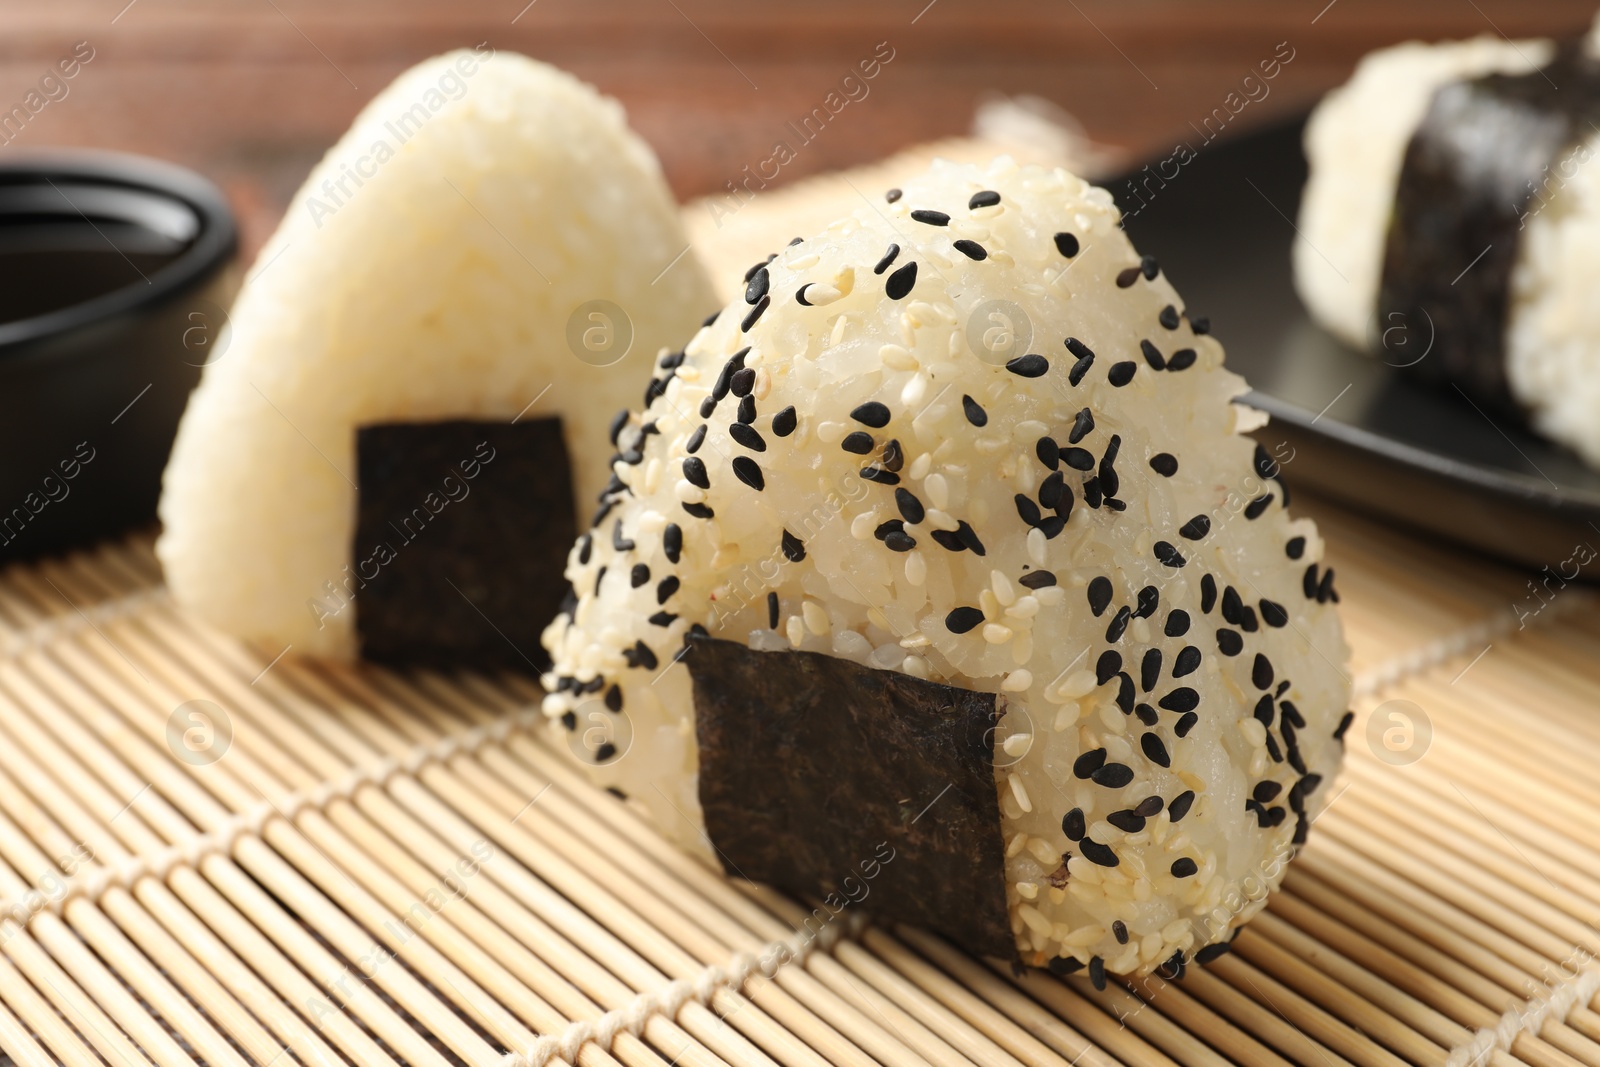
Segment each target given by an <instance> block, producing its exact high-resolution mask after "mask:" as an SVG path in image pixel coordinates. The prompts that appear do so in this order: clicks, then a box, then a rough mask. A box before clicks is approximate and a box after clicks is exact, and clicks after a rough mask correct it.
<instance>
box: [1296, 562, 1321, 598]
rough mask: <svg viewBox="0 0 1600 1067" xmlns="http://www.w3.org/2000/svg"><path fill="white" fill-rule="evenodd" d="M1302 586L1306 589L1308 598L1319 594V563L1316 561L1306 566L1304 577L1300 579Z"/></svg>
mask: <svg viewBox="0 0 1600 1067" xmlns="http://www.w3.org/2000/svg"><path fill="white" fill-rule="evenodd" d="M1300 588H1301V589H1302V590H1304V591H1305V594H1306V599H1307V600H1310V599H1311V598H1312V597H1314V596H1316V595H1317V565H1316V564H1315V563H1313V564H1311V566H1309V567H1307V568H1306V573H1305V575H1304V577H1302V578H1301V579H1300Z"/></svg>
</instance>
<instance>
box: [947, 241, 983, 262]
mask: <svg viewBox="0 0 1600 1067" xmlns="http://www.w3.org/2000/svg"><path fill="white" fill-rule="evenodd" d="M955 250H956V251H957V252H960V253H961V254H962V255H964V256H966V257H967V258H968V259H976V260H979V261H982V260H985V259H988V258H989V250H988V249H987V248H984V247H983V246H982V245H980V244H979V243H978V242H976V241H969V240H966V239H965V238H963V239H961V240H959V241H957V242H956V243H955Z"/></svg>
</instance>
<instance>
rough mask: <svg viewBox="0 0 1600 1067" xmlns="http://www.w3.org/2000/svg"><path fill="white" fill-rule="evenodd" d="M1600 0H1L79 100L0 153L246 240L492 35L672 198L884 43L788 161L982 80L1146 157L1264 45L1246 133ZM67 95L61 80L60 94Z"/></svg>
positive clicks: (811, 158) (837, 157)
mask: <svg viewBox="0 0 1600 1067" xmlns="http://www.w3.org/2000/svg"><path fill="white" fill-rule="evenodd" d="M1593 6H1594V5H1593V0H1537V2H1536V3H1535V2H1531V0H1406V2H1404V3H1395V2H1393V0H1332V2H1331V3H1329V0H1227V2H1221V0H1216V2H1198V0H1122V2H1114V0H1054V2H1048V3H1047V2H1033V0H982V2H978V0H932V2H931V3H930V2H929V0H877V2H871V3H863V2H861V0H805V2H802V3H784V4H780V3H776V2H774V0H744V2H738V3H736V2H732V0H610V2H605V3H602V2H600V0H531V2H530V0H452V2H449V3H443V2H425V0H383V2H379V0H320V2H313V0H131V2H130V0H51V2H48V3H46V2H43V0H0V107H3V108H4V109H5V110H8V111H9V110H10V108H11V107H12V105H13V104H16V103H20V102H22V101H23V100H24V98H25V96H26V94H27V93H28V92H29V90H30V89H32V88H33V87H34V86H35V85H36V84H37V83H38V81H39V79H40V77H41V76H42V75H44V74H45V73H46V71H47V70H48V69H49V68H50V67H51V66H52V65H53V64H54V63H55V62H56V61H57V60H58V59H60V58H62V57H64V56H66V55H68V54H69V53H70V52H71V51H72V50H73V47H74V45H75V44H76V43H77V42H80V41H86V42H88V47H89V48H92V49H93V59H92V60H90V61H89V62H88V63H87V64H86V65H85V66H84V67H83V68H82V69H81V71H80V72H79V73H78V75H77V77H75V78H74V79H73V80H72V81H70V82H69V83H67V86H66V88H67V90H68V91H67V94H66V95H65V96H64V97H62V98H60V99H57V100H54V101H51V102H50V103H48V104H47V105H46V106H45V107H44V108H42V109H41V110H40V111H39V112H38V113H37V114H36V115H34V116H32V118H31V120H30V121H29V122H28V123H27V125H26V126H25V128H23V129H22V130H21V132H20V133H17V134H16V135H15V136H13V137H12V138H11V139H10V140H9V141H7V142H6V143H3V144H0V152H9V153H17V152H21V151H24V150H26V149H30V148H43V147H49V146H58V145H91V146H100V147H106V148H114V149H122V150H127V151H136V152H144V153H148V154H151V155H156V156H161V157H165V158H168V159H171V160H175V161H178V162H181V163H184V164H187V165H189V166H192V167H194V168H196V169H198V170H200V171H201V172H203V173H205V174H207V175H208V176H210V177H211V178H213V179H214V180H216V181H217V182H219V183H220V184H221V185H222V186H223V187H224V188H225V189H226V190H227V192H228V195H229V197H230V198H231V200H232V201H233V203H234V205H235V207H236V208H237V209H238V211H239V214H240V217H241V220H242V223H243V231H244V244H245V251H246V254H247V255H248V254H250V253H252V252H253V250H254V249H255V248H256V247H258V246H259V244H260V242H261V241H262V240H264V239H265V237H266V235H267V233H269V232H270V230H271V228H272V227H273V226H275V225H276V223H277V219H278V217H279V216H280V215H281V213H282V210H283V207H284V205H285V204H286V203H287V202H288V200H289V198H290V197H291V196H292V194H293V192H294V190H295V188H296V187H297V185H298V184H299V182H300V180H301V179H302V178H303V177H304V175H305V173H306V171H307V170H308V169H309V168H310V166H311V165H312V163H313V162H314V161H315V160H316V159H317V158H318V156H319V155H320V154H321V153H322V152H323V151H324V150H325V149H326V148H327V147H328V146H329V145H330V144H331V143H332V142H333V141H334V140H335V139H336V138H337V137H338V136H339V134H340V133H341V132H342V131H343V130H344V129H345V127H346V126H347V125H348V124H349V122H350V120H351V119H352V117H353V116H354V115H355V113H356V111H357V110H358V109H359V108H360V107H361V106H362V105H363V104H364V103H366V101H367V100H369V99H370V98H371V97H372V96H373V95H374V94H375V93H377V92H378V91H379V90H380V89H381V88H382V87H383V86H384V85H385V84H387V83H388V82H389V81H390V80H391V79H392V78H393V77H394V76H395V75H396V74H398V73H399V72H400V71H401V70H403V69H404V68H406V67H407V66H409V65H410V64H412V63H415V62H416V61H418V60H419V59H422V58H423V57H425V56H428V55H430V54H433V53H436V52H440V51H443V50H445V49H447V48H450V47H454V46H458V45H469V44H476V43H478V42H480V41H488V42H489V43H490V44H491V45H493V46H494V47H495V48H496V49H511V50H515V51H520V52H525V53H528V54H529V55H532V56H535V57H537V58H540V59H544V60H548V61H550V62H553V63H556V64H559V65H560V66H563V67H566V68H568V69H570V70H572V71H574V72H576V73H577V74H578V75H580V76H581V77H583V78H585V79H587V80H589V81H591V82H593V83H594V84H595V85H597V86H598V87H600V88H601V89H602V90H604V91H605V92H607V93H610V94H612V95H614V96H616V97H617V98H618V99H620V100H621V101H622V102H623V104H624V105H626V107H627V109H628V113H629V116H630V118H631V120H632V122H633V124H634V126H635V127H636V128H637V129H638V130H639V131H640V132H641V133H642V134H643V135H644V137H645V138H646V139H647V140H648V141H649V142H650V143H651V144H652V145H654V146H655V149H656V151H657V152H658V153H659V154H660V156H661V159H662V163H663V165H664V166H665V168H666V173H667V175H668V177H669V180H670V181H671V183H672V186H673V189H674V190H675V191H676V192H677V193H678V195H679V196H680V197H688V196H692V195H696V194H702V193H707V192H711V191H714V190H716V189H718V188H720V187H721V186H722V185H723V184H724V183H725V182H727V181H729V180H730V179H732V178H733V177H735V176H736V175H738V173H739V171H740V170H741V168H742V167H744V166H745V165H746V164H750V163H755V162H757V161H759V160H762V159H764V158H766V157H767V155H769V154H770V151H771V145H772V143H773V141H774V140H775V139H776V138H777V137H779V136H780V135H781V131H782V129H783V125H784V123H785V122H786V121H788V120H790V119H798V118H799V117H800V116H803V115H805V114H807V113H808V112H809V111H810V110H811V109H812V108H813V107H815V106H818V105H819V104H821V102H822V99H823V97H824V96H825V95H826V94H827V93H828V91H829V90H830V89H831V88H833V87H834V86H836V85H837V84H838V82H839V80H840V79H841V78H843V77H844V76H845V75H846V74H847V73H848V72H849V71H850V70H851V69H852V68H853V67H854V65H855V64H856V63H857V62H858V61H860V60H862V59H865V58H867V57H868V56H870V55H871V54H872V53H873V52H874V50H875V48H877V47H878V45H879V43H880V42H888V47H889V48H891V49H893V55H894V59H893V61H892V62H891V63H890V64H889V65H888V66H887V67H885V68H884V69H883V70H882V72H881V73H880V75H879V76H878V77H877V78H876V79H874V80H873V81H872V82H871V83H870V84H869V86H868V88H869V90H870V92H869V94H868V95H867V96H866V97H865V98H863V99H861V100H859V101H856V102H853V103H852V104H850V105H849V107H848V111H846V112H841V114H840V116H839V118H838V120H836V121H835V122H833V123H832V124H831V125H830V126H829V127H828V128H827V130H826V131H825V133H824V134H823V135H822V136H820V137H818V138H817V139H816V140H815V141H814V142H813V143H811V144H809V145H807V146H806V147H805V150H804V151H803V152H801V153H800V154H799V157H798V158H797V159H796V160H794V162H793V163H792V164H790V165H789V166H787V167H786V168H785V170H784V174H783V176H782V180H785V181H787V180H793V179H794V178H797V177H801V176H803V175H806V174H810V173H814V172H817V171H821V170H828V169H832V168H836V167H840V166H844V165H849V164H854V163H860V162H865V161H868V160H872V159H876V158H878V157H880V156H883V155H885V154H887V153H888V152H891V151H893V150H894V149H897V148H900V147H903V146H906V145H909V144H913V143H916V142H919V141H925V140H929V139H933V138H937V137H941V136H945V135H950V134H958V133H962V132H964V131H966V130H967V129H968V128H969V126H970V123H971V120H972V115H973V109H974V105H975V104H976V103H977V102H978V101H979V100H981V99H982V98H983V97H984V96H985V95H987V94H991V93H995V92H1001V93H1008V94H1019V93H1029V94H1035V95H1038V96H1040V97H1043V98H1045V99H1048V100H1050V101H1053V102H1054V103H1056V104H1058V105H1060V106H1062V107H1065V108H1067V109H1068V110H1070V111H1071V112H1072V113H1073V114H1075V115H1076V116H1078V118H1079V119H1080V120H1081V121H1082V123H1083V124H1084V126H1085V127H1086V128H1087V130H1088V132H1089V133H1090V134H1091V135H1092V136H1093V138H1094V139H1095V140H1097V141H1100V142H1104V143H1106V144H1108V145H1112V146H1116V147H1119V148H1122V149H1124V150H1126V151H1127V152H1129V153H1132V154H1139V153H1146V152H1153V151H1156V150H1159V151H1160V152H1161V153H1162V154H1165V153H1166V152H1167V151H1170V149H1171V148H1172V147H1173V144H1174V142H1175V141H1176V140H1177V139H1179V138H1183V137H1190V136H1192V133H1191V123H1199V122H1200V121H1201V120H1202V119H1203V118H1204V116H1205V115H1207V114H1209V113H1210V112H1211V110H1212V109H1213V108H1215V107H1218V106H1220V105H1222V103H1223V101H1224V99H1225V97H1226V96H1227V94H1228V93H1229V92H1230V91H1232V90H1235V89H1237V88H1238V87H1239V85H1240V82H1241V79H1242V78H1244V76H1245V75H1247V74H1249V73H1250V72H1251V71H1252V70H1253V69H1254V67H1255V66H1256V64H1257V63H1258V62H1259V61H1261V60H1264V59H1267V58H1269V57H1271V56H1272V55H1273V53H1274V52H1275V51H1277V50H1279V48H1280V43H1282V42H1286V45H1284V46H1283V47H1286V48H1287V49H1288V50H1290V51H1292V54H1293V57H1294V58H1293V60H1292V61H1291V62H1290V63H1289V64H1288V65H1287V66H1286V67H1284V68H1283V70H1282V72H1281V73H1280V75H1279V76H1278V77H1277V78H1276V79H1274V80H1273V81H1272V82H1271V83H1269V85H1268V88H1269V90H1270V93H1269V95H1267V96H1266V97H1265V98H1263V99H1261V100H1259V101H1258V102H1254V103H1252V104H1250V105H1249V106H1248V107H1246V109H1245V110H1244V111H1243V112H1241V114H1240V115H1239V118H1238V119H1237V120H1236V125H1237V126H1238V127H1243V126H1245V125H1248V124H1251V123H1257V122H1261V121H1265V120H1270V119H1271V118H1272V117H1273V116H1277V115H1283V114H1286V113H1289V112H1292V111H1295V110H1297V109H1303V108H1305V107H1307V106H1308V105H1309V104H1310V103H1311V102H1312V101H1313V100H1315V99H1316V97H1317V96H1318V94H1320V93H1322V92H1323V91H1324V90H1326V89H1327V88H1328V87H1330V86H1332V85H1335V84H1337V83H1338V82H1340V81H1341V80H1342V79H1344V78H1345V77H1346V76H1347V75H1348V73H1349V71H1350V68H1351V66H1352V65H1353V64H1354V63H1355V61H1356V60H1357V59H1358V58H1359V57H1360V56H1361V55H1362V53H1364V52H1365V51H1367V50H1369V49H1371V48H1374V47H1377V46H1380V45H1384V44H1389V43H1392V42H1396V41H1401V40H1405V39H1408V38H1432V39H1438V38H1446V37H1462V36H1472V35H1476V34H1482V33H1486V34H1506V35H1510V36H1512V37H1519V36H1534V35H1548V34H1553V33H1574V32H1579V31H1581V30H1582V29H1583V28H1584V27H1585V26H1586V25H1587V23H1588V21H1589V19H1590V17H1591V15H1592V12H1593ZM58 95H59V94H58Z"/></svg>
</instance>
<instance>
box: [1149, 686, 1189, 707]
mask: <svg viewBox="0 0 1600 1067" xmlns="http://www.w3.org/2000/svg"><path fill="white" fill-rule="evenodd" d="M1156 703H1157V704H1159V705H1160V706H1161V707H1162V709H1163V710H1166V711H1175V712H1180V713H1182V712H1185V711H1193V710H1194V709H1195V708H1197V707H1199V706H1200V694H1199V693H1197V692H1195V691H1194V690H1193V689H1190V688H1189V687H1188V686H1186V685H1181V686H1179V687H1178V688H1176V689H1174V690H1173V691H1172V692H1170V693H1168V694H1167V695H1166V696H1164V697H1162V698H1161V699H1160V700H1158V701H1156Z"/></svg>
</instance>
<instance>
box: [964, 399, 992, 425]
mask: <svg viewBox="0 0 1600 1067" xmlns="http://www.w3.org/2000/svg"><path fill="white" fill-rule="evenodd" d="M961 411H962V413H963V414H965V415H966V416H967V421H968V422H970V423H972V425H974V426H987V425H989V413H988V412H987V411H984V410H983V407H982V406H981V405H980V404H979V403H978V402H977V401H976V400H974V399H972V398H971V397H970V396H962V398H961Z"/></svg>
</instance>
